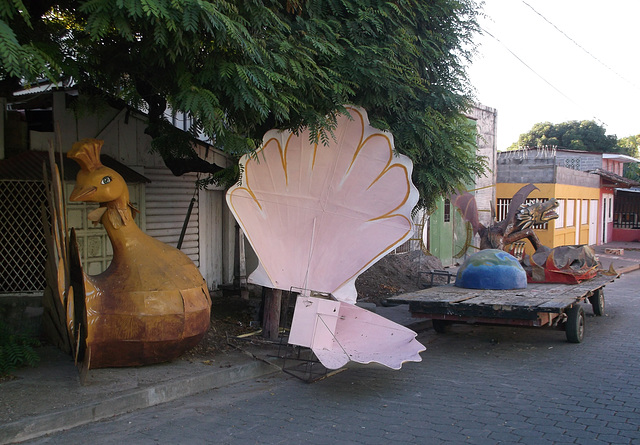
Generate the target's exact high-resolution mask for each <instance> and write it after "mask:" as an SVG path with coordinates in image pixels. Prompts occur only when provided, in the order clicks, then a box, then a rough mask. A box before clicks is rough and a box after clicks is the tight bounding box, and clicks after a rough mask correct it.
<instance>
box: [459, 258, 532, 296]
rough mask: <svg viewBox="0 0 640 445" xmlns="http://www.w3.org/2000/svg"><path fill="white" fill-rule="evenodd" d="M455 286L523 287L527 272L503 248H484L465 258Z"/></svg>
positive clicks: (474, 287)
mask: <svg viewBox="0 0 640 445" xmlns="http://www.w3.org/2000/svg"><path fill="white" fill-rule="evenodd" d="M456 286H458V287H464V288H467V289H524V288H526V287H527V274H526V272H525V271H524V269H523V268H522V266H521V265H520V262H519V261H518V260H517V259H516V257H514V256H513V255H510V254H508V253H507V252H505V251H504V250H498V249H486V250H481V251H480V252H477V253H474V254H473V255H471V256H470V257H469V258H467V259H466V261H465V262H464V264H463V265H462V267H461V268H460V269H458V275H457V276H456Z"/></svg>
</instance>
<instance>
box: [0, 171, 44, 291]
mask: <svg viewBox="0 0 640 445" xmlns="http://www.w3.org/2000/svg"><path fill="white" fill-rule="evenodd" d="M46 201H47V197H46V194H45V187H44V183H43V182H42V181H17V180H16V181H13V180H12V181H0V293H17V292H37V291H42V290H44V288H45V286H46V281H45V276H44V269H45V262H46V259H47V246H46V243H45V240H44V229H43V227H42V221H41V206H42V205H43V204H45V206H46Z"/></svg>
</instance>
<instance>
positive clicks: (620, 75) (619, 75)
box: [522, 0, 640, 90]
mask: <svg viewBox="0 0 640 445" xmlns="http://www.w3.org/2000/svg"><path fill="white" fill-rule="evenodd" d="M522 3H524V4H525V5H527V6H528V7H529V8H531V10H532V11H533V12H535V13H536V14H538V15H539V16H540V17H541V18H542V19H543V20H544V21H545V22H547V23H548V24H550V25H551V26H553V27H554V28H555V29H556V31H558V32H559V33H560V34H562V35H563V36H565V37H566V38H567V39H568V40H569V41H570V42H571V43H573V44H574V45H576V46H577V47H578V48H580V49H581V50H582V51H584V52H585V53H587V54H588V55H589V57H591V58H592V59H593V60H595V61H596V62H598V63H599V64H600V65H602V66H603V67H605V68H606V69H608V70H609V71H611V72H612V73H613V74H615V75H616V76H618V77H619V78H620V79H622V80H624V81H625V82H627V83H628V84H629V85H631V86H632V87H634V88H635V89H637V90H640V87H638V85H636V84H635V83H633V82H632V81H630V80H629V79H627V78H625V77H624V76H623V75H622V74H620V73H618V72H617V71H616V70H614V69H613V68H611V67H610V66H609V65H607V64H606V63H604V62H603V61H602V60H600V59H598V58H597V57H596V56H594V55H593V54H591V53H590V52H589V51H587V50H586V49H585V48H584V47H583V46H582V45H580V44H579V43H578V42H576V41H575V40H574V39H572V38H571V37H569V36H568V35H567V33H566V32H564V31H563V30H561V29H560V28H558V27H557V26H556V25H555V24H554V23H552V22H551V20H549V19H548V18H546V17H545V16H543V15H542V14H541V13H539V12H538V11H536V10H535V9H534V8H533V6H531V5H530V4H529V3H527V2H526V1H524V0H522Z"/></svg>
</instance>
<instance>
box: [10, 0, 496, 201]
mask: <svg viewBox="0 0 640 445" xmlns="http://www.w3.org/2000/svg"><path fill="white" fill-rule="evenodd" d="M0 4H1V5H3V6H0V95H2V94H3V92H4V94H9V93H11V92H12V91H13V90H14V88H15V87H16V85H17V82H18V81H19V80H21V79H27V80H29V81H31V80H35V79H36V78H42V77H48V78H49V79H52V80H54V81H55V80H57V79H60V78H73V79H74V80H75V82H76V86H77V87H78V88H79V89H80V90H81V92H82V94H83V95H84V96H86V95H88V94H89V93H91V92H93V93H94V94H101V93H104V92H106V93H108V94H111V95H114V96H117V97H119V98H122V99H124V100H126V101H127V102H128V103H129V104H131V105H134V106H137V107H139V108H141V109H143V110H145V111H146V112H147V115H148V126H147V128H146V132H147V133H148V134H149V135H150V136H151V137H152V138H153V140H152V146H153V147H154V149H155V150H157V151H158V152H159V153H160V155H161V156H162V158H163V159H164V162H165V164H166V165H167V167H168V168H169V169H171V170H172V171H173V172H174V174H176V175H179V174H183V173H186V172H188V171H202V172H210V173H211V172H215V171H216V166H210V165H209V166H208V165H205V164H207V163H206V162H204V161H202V160H201V159H197V158H196V156H195V152H194V151H193V149H192V147H191V145H190V143H189V139H187V138H185V137H184V134H182V133H181V132H178V131H176V130H175V128H173V127H172V126H171V125H169V123H168V122H167V121H166V119H165V118H164V112H165V110H166V109H167V108H168V107H170V108H171V109H172V110H174V111H181V112H184V113H186V114H187V115H189V116H190V117H191V118H192V119H193V121H194V124H195V125H194V126H193V129H194V132H200V131H201V132H203V133H205V134H206V135H208V136H210V137H211V138H212V140H213V141H214V144H215V146H216V147H217V148H219V149H221V150H223V151H225V152H227V153H229V154H230V155H232V156H240V155H242V154H245V153H251V152H253V151H254V150H256V149H257V148H258V147H259V145H260V144H261V140H262V135H263V134H264V132H265V131H266V130H268V129H271V128H279V129H289V130H294V131H296V130H299V129H300V128H301V127H303V126H308V127H310V128H311V129H312V130H318V131H317V132H316V131H313V132H312V134H319V135H320V137H321V138H322V137H325V138H326V137H331V129H332V125H333V124H334V123H335V117H336V114H337V113H340V112H341V111H343V110H344V107H343V106H344V105H345V104H349V105H358V106H361V107H363V108H365V109H367V111H368V114H369V118H370V120H371V123H372V124H373V125H374V126H375V127H377V128H379V129H382V130H390V131H391V132H392V133H393V135H394V140H395V145H396V149H397V150H398V151H399V152H400V153H404V154H407V155H408V156H409V157H410V158H411V159H412V160H413V162H414V175H413V180H414V183H415V184H416V185H417V187H418V189H419V190H420V203H419V205H421V206H425V207H429V206H430V205H431V204H433V203H434V201H435V199H436V198H437V197H438V196H439V195H442V194H446V193H449V192H452V191H454V190H455V188H456V187H457V186H459V185H461V184H462V183H464V182H466V181H469V180H471V179H472V178H473V177H474V176H475V175H477V174H481V173H482V172H483V171H484V168H485V164H484V162H483V161H482V159H480V158H478V157H477V156H476V154H475V150H474V147H475V133H474V131H475V127H474V126H473V125H469V124H468V120H467V119H466V118H465V117H464V113H465V111H466V110H467V109H468V108H469V106H470V104H471V94H470V89H469V82H468V79H467V74H466V71H465V66H466V64H467V62H468V61H469V60H470V57H471V55H472V51H473V36H474V35H475V33H476V32H477V31H478V25H477V22H476V17H477V15H478V13H479V8H478V5H477V4H476V2H475V1H474V0H430V1H428V2H427V1H419V0H398V1H387V0H349V1H344V0H314V1H303V0H287V1H275V0H249V1H238V0H229V1H212V0H210V1H207V0H180V1H175V0H145V1H136V0H133V1H128V0H124V1H122V0H120V1H114V0H63V1H61V2H48V1H42V0H34V1H24V0H12V1H3V0H0ZM3 86H4V87H5V88H2V87H3ZM232 173H233V172H232ZM215 174H217V173H215Z"/></svg>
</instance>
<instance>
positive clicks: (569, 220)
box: [566, 199, 576, 227]
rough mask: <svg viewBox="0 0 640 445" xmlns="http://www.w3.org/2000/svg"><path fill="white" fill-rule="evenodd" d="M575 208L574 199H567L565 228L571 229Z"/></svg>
mask: <svg viewBox="0 0 640 445" xmlns="http://www.w3.org/2000/svg"><path fill="white" fill-rule="evenodd" d="M575 206H576V201H575V199H567V209H566V214H567V227H572V226H573V218H574V215H575Z"/></svg>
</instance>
